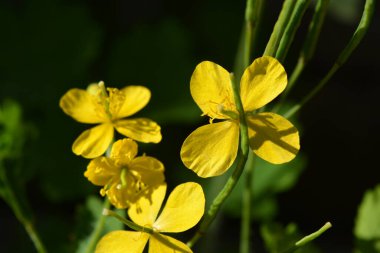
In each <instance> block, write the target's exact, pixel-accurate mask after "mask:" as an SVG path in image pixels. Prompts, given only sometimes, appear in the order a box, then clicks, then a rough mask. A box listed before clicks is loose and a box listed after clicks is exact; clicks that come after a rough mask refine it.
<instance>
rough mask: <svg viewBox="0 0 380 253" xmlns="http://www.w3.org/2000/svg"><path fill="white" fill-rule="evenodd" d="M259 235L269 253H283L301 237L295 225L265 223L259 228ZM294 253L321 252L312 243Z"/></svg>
mask: <svg viewBox="0 0 380 253" xmlns="http://www.w3.org/2000/svg"><path fill="white" fill-rule="evenodd" d="M260 233H261V236H262V238H263V240H264V244H265V247H266V249H267V250H268V252H269V253H279V252H283V251H285V250H287V249H289V248H291V247H292V246H293V245H294V244H295V243H296V242H297V241H298V240H300V239H301V238H302V237H303V236H302V235H301V233H300V232H299V229H298V226H297V225H296V224H295V223H290V224H288V225H287V226H286V227H284V226H282V225H281V224H278V223H267V224H264V225H262V226H261V228H260ZM296 252H297V253H319V252H321V251H320V250H319V249H318V248H317V247H316V246H315V245H314V244H313V243H308V244H306V245H304V246H303V247H302V248H300V249H298V250H297V251H296Z"/></svg>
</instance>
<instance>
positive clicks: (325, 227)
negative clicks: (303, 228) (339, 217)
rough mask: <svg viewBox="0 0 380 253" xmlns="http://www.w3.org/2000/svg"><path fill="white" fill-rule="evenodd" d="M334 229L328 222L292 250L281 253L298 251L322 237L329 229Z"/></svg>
mask: <svg viewBox="0 0 380 253" xmlns="http://www.w3.org/2000/svg"><path fill="white" fill-rule="evenodd" d="M331 227H332V225H331V223H330V222H327V223H326V224H325V225H323V226H322V227H321V228H320V229H318V230H317V231H315V232H314V233H311V234H310V235H307V236H305V237H304V238H302V239H301V240H299V241H297V242H296V243H295V244H294V245H293V246H292V247H291V248H289V249H287V250H285V251H283V252H281V253H291V252H294V251H296V250H297V249H299V248H301V247H302V246H304V245H305V244H307V243H309V242H311V241H313V240H314V239H316V238H317V237H319V236H321V235H322V234H323V233H324V232H326V231H327V230H328V229H330V228H331Z"/></svg>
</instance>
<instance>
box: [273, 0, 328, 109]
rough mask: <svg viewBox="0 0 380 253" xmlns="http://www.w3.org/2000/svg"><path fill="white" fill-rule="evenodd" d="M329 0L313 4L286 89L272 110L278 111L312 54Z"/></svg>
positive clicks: (319, 0) (321, 0) (320, 0)
mask: <svg viewBox="0 0 380 253" xmlns="http://www.w3.org/2000/svg"><path fill="white" fill-rule="evenodd" d="M329 2H330V0H318V2H317V3H316V4H315V8H314V14H313V18H312V20H311V22H310V25H309V28H308V32H307V34H306V37H305V41H304V43H303V46H302V49H301V52H300V55H299V57H298V61H297V64H296V66H295V68H294V70H293V72H292V74H291V75H290V78H289V83H288V85H287V86H286V89H285V90H284V92H283V93H282V94H281V97H280V101H279V102H278V103H277V104H276V106H275V107H274V108H273V110H272V112H278V111H279V110H280V108H281V107H282V105H283V103H284V102H285V100H286V98H287V96H288V94H289V92H290V91H291V89H292V88H293V87H294V84H295V83H296V82H297V81H298V78H299V77H300V75H301V74H302V72H303V70H304V68H305V66H306V64H307V63H308V62H309V61H310V60H311V58H312V57H313V56H314V53H315V49H316V46H317V42H318V39H319V35H320V33H321V28H322V25H323V22H324V20H325V17H326V13H327V10H328V8H327V7H328V5H329Z"/></svg>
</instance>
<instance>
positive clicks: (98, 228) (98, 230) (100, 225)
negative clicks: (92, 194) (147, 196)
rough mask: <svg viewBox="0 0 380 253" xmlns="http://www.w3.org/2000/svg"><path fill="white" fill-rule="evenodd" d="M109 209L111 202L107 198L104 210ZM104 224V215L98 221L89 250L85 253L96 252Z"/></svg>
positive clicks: (91, 237)
mask: <svg viewBox="0 0 380 253" xmlns="http://www.w3.org/2000/svg"><path fill="white" fill-rule="evenodd" d="M109 207H110V202H109V200H108V198H105V199H104V202H103V209H107V208H109ZM104 224H105V216H103V215H102V216H101V217H100V218H99V219H98V221H97V222H96V225H95V228H94V230H93V231H92V233H91V235H90V240H89V243H88V245H87V248H86V250H85V251H84V252H86V253H91V252H94V249H95V246H96V243H97V242H98V240H99V238H100V236H101V233H102V231H103V228H104Z"/></svg>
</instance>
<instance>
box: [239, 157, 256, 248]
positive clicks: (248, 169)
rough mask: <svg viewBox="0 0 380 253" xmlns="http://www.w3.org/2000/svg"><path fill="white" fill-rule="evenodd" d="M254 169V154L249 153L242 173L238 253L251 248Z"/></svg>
mask: <svg viewBox="0 0 380 253" xmlns="http://www.w3.org/2000/svg"><path fill="white" fill-rule="evenodd" d="M253 169H254V154H253V152H249V155H248V161H247V163H246V166H245V169H244V173H245V182H244V189H243V196H242V222H241V236H240V253H249V252H250V250H249V249H250V246H251V243H250V242H251V211H252V182H253V180H252V178H253V177H252V175H253Z"/></svg>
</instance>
